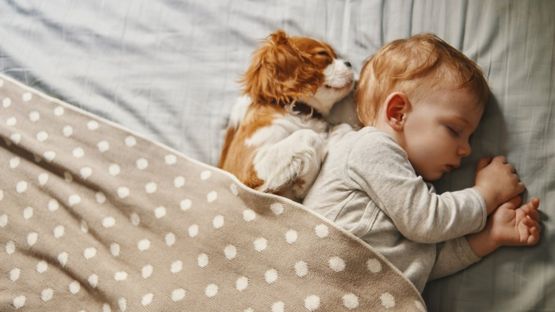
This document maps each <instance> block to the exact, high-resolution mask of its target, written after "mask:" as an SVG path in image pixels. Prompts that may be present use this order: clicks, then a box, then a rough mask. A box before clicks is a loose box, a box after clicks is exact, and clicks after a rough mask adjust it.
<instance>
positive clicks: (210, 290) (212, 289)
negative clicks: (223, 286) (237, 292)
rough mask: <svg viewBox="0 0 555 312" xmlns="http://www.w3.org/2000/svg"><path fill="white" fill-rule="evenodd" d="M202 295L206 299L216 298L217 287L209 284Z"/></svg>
mask: <svg viewBox="0 0 555 312" xmlns="http://www.w3.org/2000/svg"><path fill="white" fill-rule="evenodd" d="M204 294H205V295H206V297H208V298H212V297H214V296H216V295H217V294H218V285H216V284H210V285H208V286H206V289H205V290H204Z"/></svg>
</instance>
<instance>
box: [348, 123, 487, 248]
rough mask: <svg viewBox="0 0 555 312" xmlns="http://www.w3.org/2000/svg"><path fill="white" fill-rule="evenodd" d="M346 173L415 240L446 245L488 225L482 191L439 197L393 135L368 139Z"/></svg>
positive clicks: (371, 134)
mask: <svg viewBox="0 0 555 312" xmlns="http://www.w3.org/2000/svg"><path fill="white" fill-rule="evenodd" d="M346 170H347V173H346V174H347V176H348V177H349V180H350V182H351V183H353V185H352V187H353V188H355V189H359V190H360V191H362V192H365V193H366V194H367V195H368V196H369V197H370V198H371V199H372V201H374V203H375V204H376V205H377V206H378V207H379V208H380V209H381V210H382V211H384V213H385V214H386V215H387V216H388V217H389V218H390V219H391V220H392V222H393V223H394V224H395V226H396V228H397V229H398V231H399V232H401V234H403V236H405V237H406V238H408V239H410V240H412V241H415V242H419V243H438V242H443V241H447V240H450V239H453V238H456V237H461V236H464V235H466V234H469V233H473V232H477V231H479V230H481V229H482V228H483V227H484V225H485V222H486V218H487V213H486V209H485V203H484V200H483V198H482V196H481V195H480V194H479V193H478V191H476V190H475V189H473V188H467V189H464V190H461V191H456V192H445V193H442V194H437V193H435V192H433V190H430V188H429V187H428V185H427V184H426V182H425V181H424V180H423V178H422V177H421V176H417V175H416V173H415V171H414V169H413V167H412V166H411V164H410V162H409V161H408V158H407V155H406V153H405V151H404V150H403V149H402V148H401V147H400V146H399V145H398V144H397V143H396V142H395V141H394V140H393V138H391V137H390V136H388V135H387V134H384V133H381V132H377V131H375V132H369V133H366V134H364V135H362V136H361V137H360V138H359V139H358V140H357V141H356V142H355V144H353V146H352V148H351V151H350V152H349V154H348V157H347V165H346Z"/></svg>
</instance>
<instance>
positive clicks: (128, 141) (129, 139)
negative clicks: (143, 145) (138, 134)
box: [125, 136, 137, 147]
mask: <svg viewBox="0 0 555 312" xmlns="http://www.w3.org/2000/svg"><path fill="white" fill-rule="evenodd" d="M136 144H137V140H136V139H135V137H133V136H128V137H126V138H125V145H127V146H128V147H133V146H135V145H136Z"/></svg>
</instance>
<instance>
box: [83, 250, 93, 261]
mask: <svg viewBox="0 0 555 312" xmlns="http://www.w3.org/2000/svg"><path fill="white" fill-rule="evenodd" d="M95 256H96V248H94V247H88V248H85V250H84V251H83V257H85V259H87V260H89V259H91V258H94V257H95Z"/></svg>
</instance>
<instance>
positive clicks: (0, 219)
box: [0, 214, 8, 228]
mask: <svg viewBox="0 0 555 312" xmlns="http://www.w3.org/2000/svg"><path fill="white" fill-rule="evenodd" d="M6 225H8V215H6V214H3V215H1V216H0V228H3V227H6Z"/></svg>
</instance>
